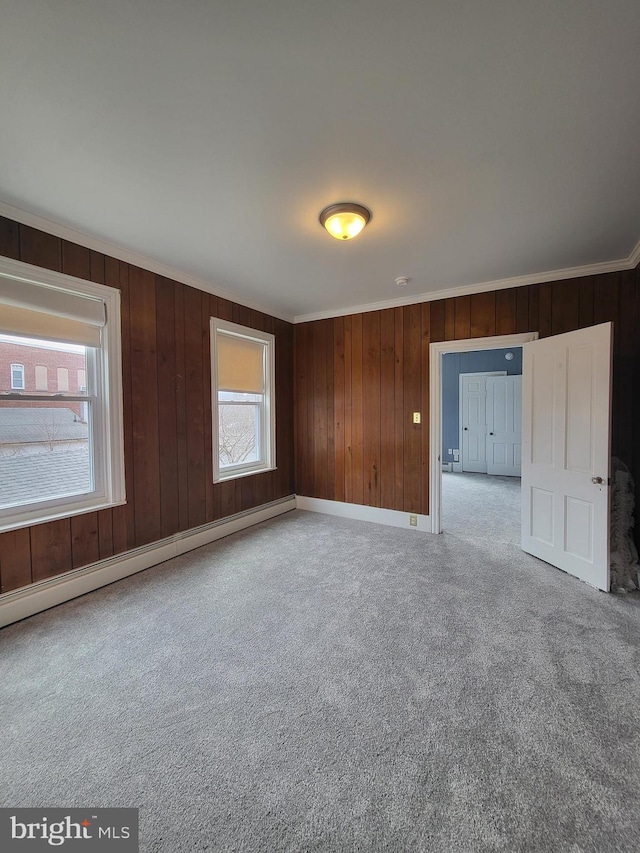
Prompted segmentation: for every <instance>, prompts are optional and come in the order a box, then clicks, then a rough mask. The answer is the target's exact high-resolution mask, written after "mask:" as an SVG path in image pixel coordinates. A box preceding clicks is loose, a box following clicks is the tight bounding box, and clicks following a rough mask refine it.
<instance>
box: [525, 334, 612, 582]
mask: <svg viewBox="0 0 640 853" xmlns="http://www.w3.org/2000/svg"><path fill="white" fill-rule="evenodd" d="M611 343H612V326H611V323H603V324H602V325H600V326H591V327H589V328H587V329H581V330H579V331H577V332H568V333H567V334H564V335H555V336H554V337H550V338H544V339H543V340H540V341H533V342H531V343H527V344H524V346H523V385H522V425H523V430H522V549H523V550H524V551H527V552H528V553H529V554H533V555H534V556H535V557H539V558H540V559H541V560H545V561H546V562H547V563H551V564H552V565H554V566H557V567H558V568H559V569H563V570H564V571H565V572H569V573H570V574H572V575H575V576H576V577H579V578H581V579H582V580H584V581H587V583H590V584H591V585H592V586H595V587H597V588H598V589H602V590H607V591H608V590H609V488H608V486H609V475H610V458H611V454H610V432H611V357H612V351H611Z"/></svg>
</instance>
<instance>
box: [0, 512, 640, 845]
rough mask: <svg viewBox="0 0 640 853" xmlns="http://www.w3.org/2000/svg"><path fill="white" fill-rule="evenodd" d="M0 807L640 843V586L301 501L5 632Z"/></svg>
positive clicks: (236, 830)
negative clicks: (615, 585)
mask: <svg viewBox="0 0 640 853" xmlns="http://www.w3.org/2000/svg"><path fill="white" fill-rule="evenodd" d="M0 667H1V682H0V683H1V684H2V688H1V690H2V692H1V702H0V710H1V714H2V723H3V725H2V741H3V743H2V752H1V755H2V759H1V762H2V772H1V778H2V788H1V790H2V795H1V798H2V803H1V805H8V806H14V807H19V806H38V805H43V806H45V805H46V806H53V805H60V806H67V807H69V806H138V807H139V808H140V822H141V850H143V851H167V853H183V851H198V850H212V851H251V853H262V852H263V851H264V853H274V851H336V853H338V851H425V853H457V851H460V853H462V851H465V853H467V851H468V853H481V851H505V852H506V851H508V853H515V851H522V853H524V851H527V853H529V851H553V853H561V851H567V853H587V851H588V852H589V853H607V851H637V850H638V849H639V847H640V842H639V839H640V749H639V746H640V742H639V738H640V672H639V668H640V603H639V601H638V599H637V598H636V597H635V596H626V597H616V596H612V595H605V594H604V593H599V592H596V591H595V590H593V589H591V588H589V587H587V586H586V585H584V584H582V583H580V582H579V581H577V580H575V579H574V578H571V577H569V576H567V575H565V574H563V573H562V572H560V571H558V570H557V569H553V568H551V567H550V566H547V565H546V564H544V563H541V562H539V561H537V560H535V559H534V558H532V557H529V556H528V555H526V554H523V553H522V552H520V551H519V550H518V549H517V548H516V547H515V546H514V545H513V544H512V543H509V542H502V541H499V540H497V541H494V540H491V539H479V540H477V541H476V542H473V541H471V540H470V539H469V538H467V537H464V536H454V535H451V534H446V533H445V534H443V535H442V536H439V537H434V536H430V535H425V534H419V533H416V532H413V531H410V530H399V529H395V528H388V527H381V526H377V525H374V524H367V523H364V522H355V521H348V520H343V519H337V518H332V517H328V516H322V515H317V514H313V513H304V512H300V511H296V512H292V513H288V514H287V515H285V516H282V517H280V518H278V519H274V520H272V521H270V522H266V523H264V524H262V525H260V526H257V527H255V528H253V529H251V530H247V531H244V532H242V533H240V534H236V535H234V536H232V537H228V538H227V539H224V540H221V541H220V542H218V543H215V544H213V545H210V546H207V547H205V548H201V549H199V550H198V551H194V552H192V553H191V554H188V555H185V556H183V557H180V558H178V559H176V560H173V561H171V562H169V563H165V564H164V565H163V566H159V567H156V568H154V569H151V570H149V571H147V572H144V573H141V574H139V575H136V576H134V577H132V578H128V579H126V580H125V581H122V582H120V583H118V584H114V585H112V586H110V587H108V588H105V589H103V590H99V591H97V592H95V593H92V594H90V595H88V596H85V597H84V598H82V599H79V600H77V601H75V602H70V603H68V604H65V605H62V606H60V607H58V608H55V609H53V610H51V611H49V612H47V613H44V614H40V615H38V616H35V617H33V618H31V619H29V620H26V621H24V622H22V623H20V624H17V625H13V626H10V627H8V628H6V629H4V630H3V631H2V632H0Z"/></svg>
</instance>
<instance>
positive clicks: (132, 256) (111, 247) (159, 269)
mask: <svg viewBox="0 0 640 853" xmlns="http://www.w3.org/2000/svg"><path fill="white" fill-rule="evenodd" d="M0 216H5V217H6V218H7V219H13V220H15V221H16V222H20V223H21V224H22V225H29V226H30V227H31V228H37V229H38V230H39V231H46V233H47V234H53V236H54V237H61V238H62V239H63V240H68V241H69V242H70V243H77V244H78V245H80V246H84V247H85V248H86V249H92V250H93V251H94V252H100V253H101V254H103V255H108V256H109V257H111V258H117V259H118V260H119V261H124V262H125V263H127V264H132V265H133V266H135V267H141V268H142V269H145V270H148V271H149V272H152V273H155V274H156V275H161V276H164V277H165V278H169V279H172V280H173V281H178V282H180V283H181V284H187V285H189V287H194V288H196V290H203V291H204V292H205V293H211V294H212V295H213V296H221V297H222V298H223V299H228V300H229V301H230V302H238V295H237V294H233V293H230V292H229V291H228V290H224V289H223V288H221V287H217V286H216V285H214V284H212V282H210V281H205V280H204V279H201V278H197V277H196V276H193V275H190V274H189V273H184V272H180V270H176V269H174V268H173V267H170V266H169V265H168V264H164V263H162V262H161V261H155V260H154V259H153V258H149V257H147V256H146V255H143V254H141V253H140V252H136V251H134V250H133V249H124V248H123V247H122V246H118V245H117V244H116V243H111V242H110V241H109V240H103V239H102V238H101V237H94V236H93V235H91V234H86V233H85V232H84V231H78V230H77V229H75V228H71V227H70V226H68V225H61V224H60V223H59V222H54V220H52V219H47V218H46V217H44V216H40V215H39V214H36V213H29V212H28V211H26V210H22V208H20V207H14V206H13V205H12V204H7V203H6V202H4V201H1V200H0ZM239 304H242V305H244V306H245V307H247V308H253V309H254V311H260V312H261V313H263V314H269V315H270V316H271V317H277V318H278V319H279V320H286V321H287V322H288V323H291V322H292V321H293V317H292V315H291V314H283V313H282V312H280V311H274V310H273V308H268V307H267V306H265V305H260V304H259V303H257V302H253V301H249V300H246V299H242V302H241V303H239Z"/></svg>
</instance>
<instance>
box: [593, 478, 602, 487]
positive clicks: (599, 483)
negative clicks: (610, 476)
mask: <svg viewBox="0 0 640 853" xmlns="http://www.w3.org/2000/svg"><path fill="white" fill-rule="evenodd" d="M591 482H592V483H595V484H596V486H601V485H602V484H603V483H604V480H603V479H602V477H592V478H591Z"/></svg>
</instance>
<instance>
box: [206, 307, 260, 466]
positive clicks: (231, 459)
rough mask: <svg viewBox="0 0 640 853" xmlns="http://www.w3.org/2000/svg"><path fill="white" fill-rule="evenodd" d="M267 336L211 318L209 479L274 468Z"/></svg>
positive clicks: (254, 330)
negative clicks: (210, 458)
mask: <svg viewBox="0 0 640 853" xmlns="http://www.w3.org/2000/svg"><path fill="white" fill-rule="evenodd" d="M274 363H275V339H274V337H273V335H270V334H268V333H266V332H259V331H257V330H256V329H248V328H246V327H245V326H238V325H236V324H235V323H228V322H227V321H225V320H217V319H215V318H212V320H211V386H212V396H211V399H212V402H213V479H214V482H220V481H221V480H228V479H231V478H233V477H242V476H245V475H247V474H255V473H257V472H258V471H268V470H271V469H273V468H275V461H276V460H275V406H274V400H273V388H274Z"/></svg>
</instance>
